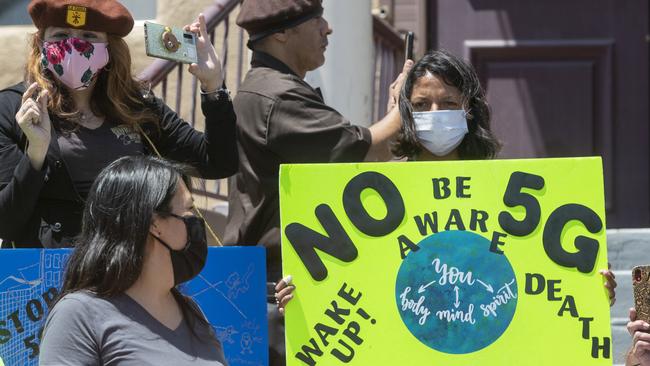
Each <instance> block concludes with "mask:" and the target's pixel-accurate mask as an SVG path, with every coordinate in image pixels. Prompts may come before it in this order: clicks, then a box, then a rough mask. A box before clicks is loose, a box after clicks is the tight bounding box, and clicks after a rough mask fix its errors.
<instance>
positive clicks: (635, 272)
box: [632, 265, 650, 323]
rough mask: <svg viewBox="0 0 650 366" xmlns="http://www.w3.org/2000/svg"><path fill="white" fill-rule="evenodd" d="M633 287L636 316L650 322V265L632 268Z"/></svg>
mask: <svg viewBox="0 0 650 366" xmlns="http://www.w3.org/2000/svg"><path fill="white" fill-rule="evenodd" d="M632 288H633V289H634V308H635V309H636V318H637V319H640V320H643V321H645V322H647V323H650V265H645V266H636V267H634V268H633V269H632Z"/></svg>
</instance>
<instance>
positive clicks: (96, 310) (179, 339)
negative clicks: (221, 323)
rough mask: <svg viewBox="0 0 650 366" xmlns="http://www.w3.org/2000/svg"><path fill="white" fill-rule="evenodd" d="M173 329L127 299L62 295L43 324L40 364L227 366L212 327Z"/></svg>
mask: <svg viewBox="0 0 650 366" xmlns="http://www.w3.org/2000/svg"><path fill="white" fill-rule="evenodd" d="M193 323H194V332H195V333H196V335H194V334H192V331H191V330H190V327H189V325H188V322H187V321H186V320H184V321H182V322H181V324H180V325H179V326H178V328H177V329H175V330H171V329H169V328H167V327H166V326H164V325H163V324H162V323H160V322H159V321H158V320H156V319H155V318H154V317H153V316H152V315H151V314H149V313H148V312H147V311H146V310H145V309H144V308H143V307H142V306H141V305H140V304H138V303H137V302H136V301H135V300H133V299H132V298H131V297H129V296H128V295H126V294H122V295H120V296H117V297H114V298H110V299H104V298H100V297H97V296H95V295H93V294H91V293H89V292H86V291H79V292H75V293H72V294H68V295H66V296H64V297H63V298H62V299H61V300H60V301H59V302H58V303H57V304H56V306H55V307H54V309H52V312H51V313H50V315H49V316H48V318H47V321H46V323H45V330H44V332H43V340H42V342H41V350H40V357H39V365H57V366H58V365H75V366H78V365H106V366H115V365H120V366H146V365H152V366H153V365H156V366H164V365H174V366H176V365H193V366H194V365H196V366H204V365H210V366H224V365H227V363H226V360H225V357H224V354H223V349H222V347H221V343H219V341H218V340H217V339H216V338H215V335H214V331H213V330H212V329H211V327H210V326H207V325H202V323H201V322H199V321H198V320H197V321H194V322H193Z"/></svg>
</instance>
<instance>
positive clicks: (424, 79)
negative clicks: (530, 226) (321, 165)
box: [392, 51, 616, 305]
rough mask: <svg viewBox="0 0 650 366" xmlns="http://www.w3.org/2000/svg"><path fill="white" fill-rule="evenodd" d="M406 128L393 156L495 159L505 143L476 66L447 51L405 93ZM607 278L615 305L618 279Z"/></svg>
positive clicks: (426, 62)
mask: <svg viewBox="0 0 650 366" xmlns="http://www.w3.org/2000/svg"><path fill="white" fill-rule="evenodd" d="M399 108H400V114H401V117H402V127H401V130H400V133H399V135H398V137H397V140H396V142H395V144H394V145H393V147H392V150H393V154H394V155H395V156H397V157H399V158H407V159H408V160H419V161H440V160H482V159H493V158H495V157H496V155H497V153H498V152H499V149H500V147H501V144H500V143H499V141H498V140H497V139H496V138H495V137H494V135H493V134H492V131H491V130H490V110H489V108H488V104H487V101H486V99H485V92H484V91H483V88H482V87H481V84H480V82H479V78H478V76H477V75H476V71H475V70H474V68H473V67H472V66H471V65H469V64H468V63H466V62H465V61H463V60H462V59H460V58H458V57H456V56H454V55H453V54H451V53H449V52H447V51H431V52H429V53H427V54H426V55H424V57H422V59H420V60H419V61H417V62H416V63H415V65H413V68H412V69H411V71H410V72H409V74H408V75H407V77H406V80H405V81H404V85H403V87H402V90H401V93H400V104H399ZM600 274H602V275H603V276H604V277H605V280H606V281H605V284H604V285H605V287H606V288H607V289H608V292H609V299H610V305H613V304H614V302H615V301H616V293H615V291H614V289H615V288H616V281H615V278H614V273H613V272H612V271H611V270H609V269H603V270H601V271H600Z"/></svg>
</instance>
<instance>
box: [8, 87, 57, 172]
mask: <svg viewBox="0 0 650 366" xmlns="http://www.w3.org/2000/svg"><path fill="white" fill-rule="evenodd" d="M37 90H38V83H33V84H32V85H30V86H29V88H27V90H26V91H25V93H24V94H23V98H22V105H21V106H20V109H19V110H18V113H16V122H17V123H18V126H19V127H20V129H21V130H22V131H23V133H24V134H25V136H26V137H27V141H28V147H27V156H28V157H29V159H30V162H31V164H32V167H33V168H34V169H36V170H40V169H41V168H42V167H43V161H45V155H46V154H47V149H48V147H49V145H50V139H51V136H52V135H51V131H52V121H50V115H49V114H48V111H47V101H48V98H49V95H48V92H47V90H43V91H41V92H40V93H38V94H37ZM35 95H38V96H37V97H36V98H34V96H35Z"/></svg>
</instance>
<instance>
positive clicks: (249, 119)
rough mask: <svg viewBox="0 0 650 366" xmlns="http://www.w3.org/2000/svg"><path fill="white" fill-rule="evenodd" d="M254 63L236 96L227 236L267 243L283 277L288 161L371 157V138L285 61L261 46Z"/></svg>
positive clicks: (273, 276)
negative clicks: (283, 172) (282, 198)
mask: <svg viewBox="0 0 650 366" xmlns="http://www.w3.org/2000/svg"><path fill="white" fill-rule="evenodd" d="M251 65H252V68H251V70H250V71H249V72H248V74H247V75H246V78H245V79H244V82H243V83H242V84H241V86H240V88H239V91H238V93H237V96H236V97H235V100H234V106H235V112H236V114H237V147H238V149H239V158H240V160H239V172H238V173H237V174H236V175H235V176H234V177H232V178H231V180H230V189H229V213H228V223H227V225H226V234H225V238H224V242H225V243H226V244H228V245H263V246H265V247H266V248H267V251H266V253H267V258H266V261H267V274H268V279H269V281H275V280H277V279H279V278H280V276H281V275H282V270H281V255H280V205H279V196H278V179H279V168H280V164H290V163H328V162H358V161H363V159H364V158H365V156H366V153H367V152H368V149H369V148H370V144H371V138H370V131H369V130H368V129H367V128H364V127H359V126H354V125H352V124H350V122H349V121H348V120H347V119H345V117H343V116H341V114H339V113H338V112H337V111H336V110H334V109H333V108H331V107H329V106H327V105H326V104H325V102H324V101H323V98H322V97H321V95H320V94H319V93H318V91H316V90H314V89H313V88H312V87H311V86H309V84H307V83H306V82H305V81H304V80H302V79H301V78H300V77H299V76H297V75H296V74H295V73H293V72H292V71H291V69H289V67H288V66H286V65H285V64H284V63H282V62H281V61H279V60H277V59H275V58H274V57H272V56H270V55H268V54H264V53H261V52H255V53H253V60H252V62H251Z"/></svg>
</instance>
